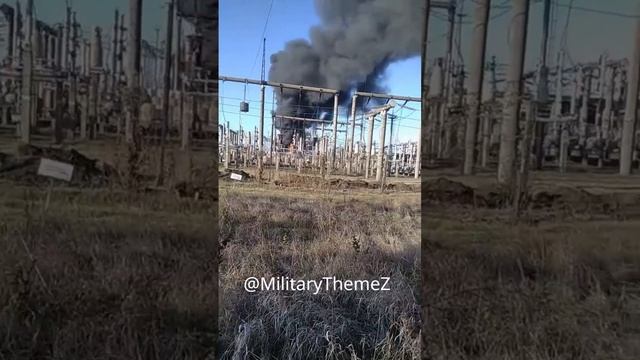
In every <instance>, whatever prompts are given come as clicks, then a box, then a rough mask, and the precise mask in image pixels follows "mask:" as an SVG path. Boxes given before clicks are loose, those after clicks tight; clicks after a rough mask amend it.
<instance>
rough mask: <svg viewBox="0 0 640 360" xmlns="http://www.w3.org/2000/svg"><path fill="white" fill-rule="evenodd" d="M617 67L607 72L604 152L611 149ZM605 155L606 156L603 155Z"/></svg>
mask: <svg viewBox="0 0 640 360" xmlns="http://www.w3.org/2000/svg"><path fill="white" fill-rule="evenodd" d="M615 72H616V69H615V68H611V69H610V71H608V72H607V75H606V77H607V80H606V84H607V85H606V87H605V89H604V110H603V113H602V134H601V135H602V140H603V141H604V144H603V152H604V153H605V154H606V152H607V151H608V149H609V131H610V129H611V118H612V106H613V87H614V81H615ZM603 157H604V156H603Z"/></svg>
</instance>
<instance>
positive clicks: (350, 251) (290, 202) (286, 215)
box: [220, 182, 421, 359]
mask: <svg viewBox="0 0 640 360" xmlns="http://www.w3.org/2000/svg"><path fill="white" fill-rule="evenodd" d="M299 185H300V186H299V187H296V188H289V187H284V188H283V187H276V186H273V185H260V186H256V185H252V184H231V183H228V182H227V183H223V184H221V189H220V202H221V210H220V226H221V229H220V241H221V246H222V252H221V255H222V260H221V264H220V292H221V301H222V304H221V313H220V326H221V337H220V348H221V349H222V350H223V354H222V358H223V359H417V358H418V357H419V353H420V340H419V331H420V324H421V320H420V307H419V304H420V300H419V296H418V294H419V286H420V256H419V246H420V209H419V194H418V193H417V192H406V193H399V192H398V193H392V194H380V193H379V191H367V190H353V191H351V190H344V191H335V190H334V191H332V190H331V189H330V188H327V189H320V188H311V187H307V188H304V185H303V184H299ZM250 276H255V277H263V276H264V277H271V276H288V277H290V278H294V279H321V278H322V277H325V276H336V277H337V278H340V279H352V280H359V279H376V278H379V277H381V276H389V277H391V280H390V283H391V290H392V291H380V292H374V291H364V292H346V291H343V292H331V291H330V292H325V291H323V292H320V293H319V294H317V295H313V294H312V293H307V292H293V291H289V292H287V291H280V292H277V291H265V292H255V293H248V292H245V291H244V289H243V281H244V279H245V278H247V277H250Z"/></svg>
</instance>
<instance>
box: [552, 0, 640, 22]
mask: <svg viewBox="0 0 640 360" xmlns="http://www.w3.org/2000/svg"><path fill="white" fill-rule="evenodd" d="M558 6H559V7H564V8H569V9H573V10H580V11H584V12H591V13H595V14H602V15H609V16H617V17H623V18H629V19H637V18H640V15H630V14H624V13H619V12H615V11H609V10H598V9H592V8H587V7H583V6H573V0H571V2H570V3H569V4H568V5H566V4H560V3H558Z"/></svg>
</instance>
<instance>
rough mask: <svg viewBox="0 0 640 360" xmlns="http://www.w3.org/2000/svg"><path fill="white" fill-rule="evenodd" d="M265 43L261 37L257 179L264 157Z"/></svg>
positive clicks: (264, 39) (259, 175)
mask: <svg viewBox="0 0 640 360" xmlns="http://www.w3.org/2000/svg"><path fill="white" fill-rule="evenodd" d="M266 45H267V39H266V38H263V39H262V70H261V71H260V73H261V75H260V78H261V79H260V82H262V85H260V129H259V134H258V136H259V137H260V138H259V140H258V180H260V179H262V160H263V157H264V154H263V150H264V95H265V88H266V86H265V85H264V78H265V54H266V49H265V47H266Z"/></svg>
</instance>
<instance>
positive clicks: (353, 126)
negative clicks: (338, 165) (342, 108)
mask: <svg viewBox="0 0 640 360" xmlns="http://www.w3.org/2000/svg"><path fill="white" fill-rule="evenodd" d="M357 100H358V95H356V94H354V95H353V97H352V98H351V141H350V143H349V153H348V156H349V162H348V164H347V175H351V167H352V166H353V164H352V163H353V139H354V138H355V137H356V102H357Z"/></svg>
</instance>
